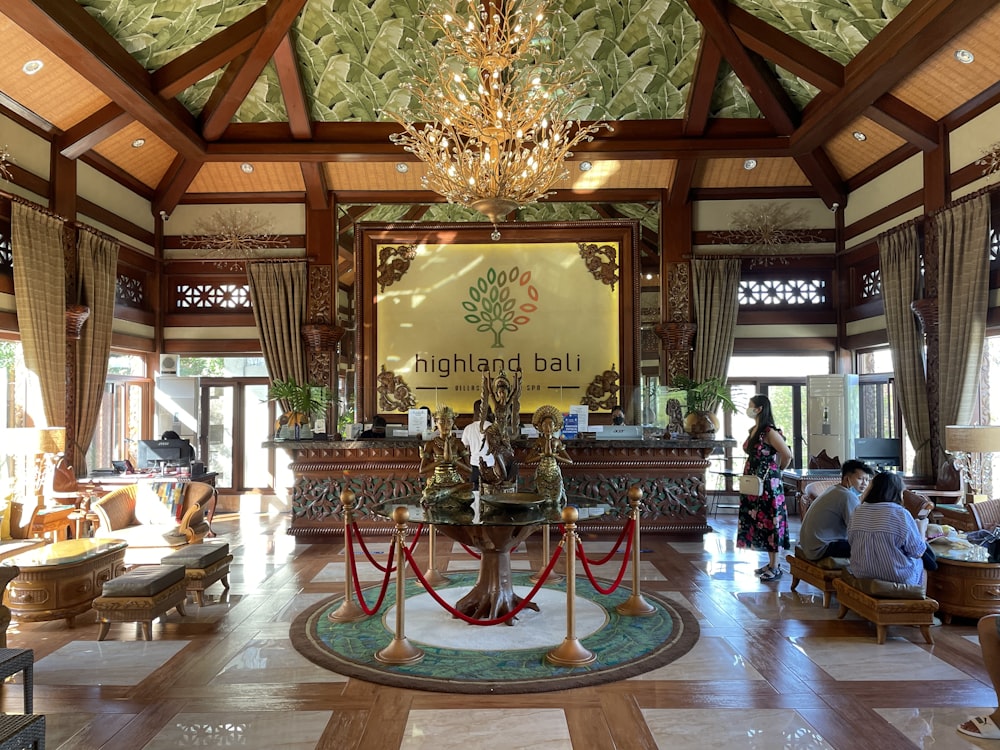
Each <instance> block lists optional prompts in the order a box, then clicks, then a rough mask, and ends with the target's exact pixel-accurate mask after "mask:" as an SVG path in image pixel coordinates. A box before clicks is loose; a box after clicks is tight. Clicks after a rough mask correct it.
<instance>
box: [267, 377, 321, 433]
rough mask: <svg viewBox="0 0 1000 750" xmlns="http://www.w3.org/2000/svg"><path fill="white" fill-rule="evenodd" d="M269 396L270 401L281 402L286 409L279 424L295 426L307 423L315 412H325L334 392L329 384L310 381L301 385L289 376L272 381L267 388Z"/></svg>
mask: <svg viewBox="0 0 1000 750" xmlns="http://www.w3.org/2000/svg"><path fill="white" fill-rule="evenodd" d="M267 397H268V400H269V401H279V402H281V403H282V405H283V406H284V407H285V409H286V411H285V413H284V414H282V415H281V417H280V418H279V419H278V423H279V425H282V424H287V425H289V426H291V427H294V426H295V425H303V424H306V423H307V422H308V421H309V418H310V417H312V416H313V415H314V414H322V413H323V412H325V411H326V409H327V407H328V406H329V405H330V401H331V400H332V399H333V394H332V393H331V391H330V388H329V386H325V385H310V384H309V383H306V384H304V385H300V384H299V383H297V382H295V379H294V378H288V379H287V380H274V381H272V382H271V386H270V387H269V388H268V389H267Z"/></svg>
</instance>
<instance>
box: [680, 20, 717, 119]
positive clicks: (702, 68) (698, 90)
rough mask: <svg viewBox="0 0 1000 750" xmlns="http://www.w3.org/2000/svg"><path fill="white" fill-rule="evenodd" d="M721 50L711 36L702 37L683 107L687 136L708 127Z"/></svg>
mask: <svg viewBox="0 0 1000 750" xmlns="http://www.w3.org/2000/svg"><path fill="white" fill-rule="evenodd" d="M720 65H722V52H721V51H720V50H719V46H718V45H717V44H716V43H715V42H713V41H712V39H711V37H707V36H706V37H705V38H703V39H702V42H701V48H700V49H699V50H698V59H697V60H696V61H695V64H694V75H693V76H692V78H691V86H690V88H689V92H688V99H687V107H685V108H684V130H683V134H684V135H687V136H699V135H702V134H704V132H705V128H706V127H708V117H709V115H710V114H711V111H712V95H713V94H714V93H715V83H716V81H717V80H718V78H719V66H720Z"/></svg>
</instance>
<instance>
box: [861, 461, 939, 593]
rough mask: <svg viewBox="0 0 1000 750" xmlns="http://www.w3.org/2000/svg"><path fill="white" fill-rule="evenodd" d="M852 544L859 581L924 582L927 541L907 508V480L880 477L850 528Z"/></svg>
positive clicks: (890, 474)
mask: <svg viewBox="0 0 1000 750" xmlns="http://www.w3.org/2000/svg"><path fill="white" fill-rule="evenodd" d="M847 540H848V541H849V542H850V544H851V564H850V566H849V570H850V572H851V575H853V576H854V577H855V578H877V579H878V580H881V581H889V582H892V583H902V584H906V585H910V586H919V585H921V584H922V583H923V574H924V564H923V561H922V560H921V558H922V556H923V555H924V553H925V552H926V551H927V542H925V541H924V538H923V535H922V534H921V533H920V531H919V530H918V529H917V522H916V521H915V520H913V516H911V515H910V512H909V511H908V510H906V508H904V507H903V480H902V478H901V477H900V476H899V475H898V474H893V473H892V472H882V473H881V474H876V475H875V478H874V479H873V480H872V482H871V484H870V485H869V486H868V494H867V495H866V496H865V497H864V499H863V500H862V502H861V505H859V506H858V507H857V509H856V510H855V511H854V515H852V516H851V523H850V525H849V526H848V527H847Z"/></svg>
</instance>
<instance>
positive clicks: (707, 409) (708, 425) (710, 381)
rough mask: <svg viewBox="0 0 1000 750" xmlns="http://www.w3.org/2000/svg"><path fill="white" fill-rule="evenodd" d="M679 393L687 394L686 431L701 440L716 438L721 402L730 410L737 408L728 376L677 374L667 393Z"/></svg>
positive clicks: (685, 398) (676, 394)
mask: <svg viewBox="0 0 1000 750" xmlns="http://www.w3.org/2000/svg"><path fill="white" fill-rule="evenodd" d="M680 394H683V395H684V400H685V402H686V406H687V408H686V411H685V414H684V431H685V432H686V433H687V434H688V435H690V436H691V437H693V438H696V439H699V440H712V439H714V438H715V431H716V430H718V429H719V421H718V419H717V418H716V416H715V409H716V408H717V407H718V405H719V404H722V408H723V409H725V410H726V411H727V412H734V411H736V405H735V404H734V403H733V400H732V398H731V397H730V396H729V386H727V385H726V379H725V378H721V377H719V378H706V379H705V380H700V381H699V380H692V379H691V378H689V377H686V376H684V375H679V376H677V377H675V378H674V382H673V384H672V385H671V386H670V390H669V392H668V393H667V395H668V396H671V395H675V396H678V395H680Z"/></svg>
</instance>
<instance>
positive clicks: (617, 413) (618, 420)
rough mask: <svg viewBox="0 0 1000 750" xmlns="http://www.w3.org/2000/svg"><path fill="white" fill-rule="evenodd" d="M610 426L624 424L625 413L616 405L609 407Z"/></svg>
mask: <svg viewBox="0 0 1000 750" xmlns="http://www.w3.org/2000/svg"><path fill="white" fill-rule="evenodd" d="M611 424H625V412H624V411H622V408H621V407H620V406H619V405H618V404H615V405H614V406H612V407H611Z"/></svg>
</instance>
